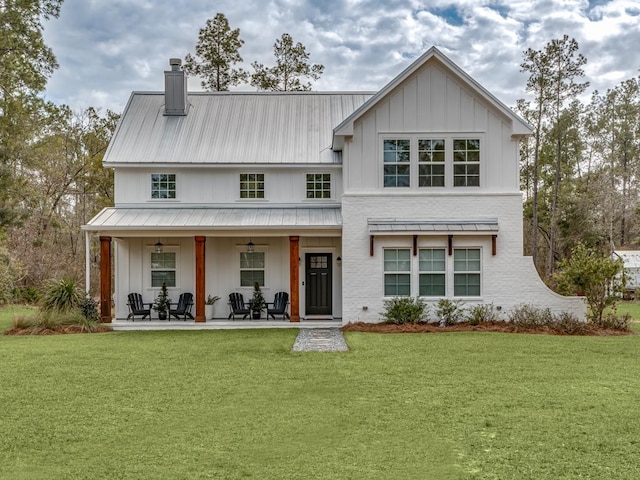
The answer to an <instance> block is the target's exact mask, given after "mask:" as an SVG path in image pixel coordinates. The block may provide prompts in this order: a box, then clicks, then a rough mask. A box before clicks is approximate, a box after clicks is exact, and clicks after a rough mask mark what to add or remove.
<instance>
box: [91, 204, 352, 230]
mask: <svg viewBox="0 0 640 480" xmlns="http://www.w3.org/2000/svg"><path fill="white" fill-rule="evenodd" d="M82 228H83V229H85V230H92V231H127V230H154V231H172V230H190V231H198V232H206V231H215V230H260V229H265V230H269V229H285V228H296V229H326V228H331V229H336V228H338V229H339V228H342V214H341V211H340V208H339V207H334V208H105V209H103V210H102V211H101V212H100V213H98V214H97V215H96V216H95V217H94V218H92V219H91V220H90V221H89V223H87V225H84V226H83V227H82Z"/></svg>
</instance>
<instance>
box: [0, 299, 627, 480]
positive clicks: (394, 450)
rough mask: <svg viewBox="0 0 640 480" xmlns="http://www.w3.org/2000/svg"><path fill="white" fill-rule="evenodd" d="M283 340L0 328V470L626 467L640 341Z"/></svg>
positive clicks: (136, 472)
mask: <svg viewBox="0 0 640 480" xmlns="http://www.w3.org/2000/svg"><path fill="white" fill-rule="evenodd" d="M2 326H6V327H8V326H10V320H7V312H6V311H1V312H0V327H2ZM295 334H296V331H294V330H248V331H202V332H197V331H191V332H126V333H107V334H91V335H54V336H39V337H36V336H34V337H9V336H0V361H1V365H2V367H1V368H0V385H1V386H2V388H1V389H0V405H1V407H0V408H1V409H2V416H1V417H0V421H1V422H2V423H1V424H2V435H0V478H2V479H4V478H10V479H12V480H18V479H29V480H34V479H57V478H65V479H87V478H90V479H99V478H104V479H164V478H166V479H172V480H173V479H201V478H202V479H204V478H215V479H310V478H313V479H394V480H395V479H414V478H415V479H435V480H439V479H449V478H450V479H499V480H506V479H514V480H515V479H517V480H521V479H554V480H556V479H574V478H575V479H577V478H580V479H603V478H606V479H634V480H635V479H637V478H640V458H639V453H640V439H639V437H638V432H639V431H640V417H639V416H638V414H637V408H638V392H639V391H640V362H638V354H639V353H640V335H634V336H623V337H566V336H562V337H561V336H547V335H519V334H496V333H451V334H422V335H421V334H405V335H381V334H367V333H347V334H346V338H347V342H348V343H349V345H350V347H351V351H350V352H348V353H294V352H291V346H292V344H293V341H294V338H295Z"/></svg>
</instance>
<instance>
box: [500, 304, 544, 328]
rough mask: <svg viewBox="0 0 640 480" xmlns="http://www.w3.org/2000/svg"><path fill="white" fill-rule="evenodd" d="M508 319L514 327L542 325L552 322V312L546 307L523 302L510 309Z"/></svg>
mask: <svg viewBox="0 0 640 480" xmlns="http://www.w3.org/2000/svg"><path fill="white" fill-rule="evenodd" d="M509 321H510V322H511V324H512V325H513V326H514V327H516V328H536V327H543V326H546V325H549V324H551V323H553V314H552V313H551V310H549V309H548V308H538V307H535V306H533V305H529V304H523V305H519V306H517V307H516V308H514V309H513V310H512V311H511V313H510V315H509Z"/></svg>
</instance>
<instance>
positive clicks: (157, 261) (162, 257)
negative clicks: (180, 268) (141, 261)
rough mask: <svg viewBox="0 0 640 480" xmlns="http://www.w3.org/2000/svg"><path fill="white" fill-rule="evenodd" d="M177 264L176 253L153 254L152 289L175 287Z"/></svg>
mask: <svg viewBox="0 0 640 480" xmlns="http://www.w3.org/2000/svg"><path fill="white" fill-rule="evenodd" d="M176 263H177V262H176V252H161V253H158V252H151V287H153V288H159V287H162V284H163V283H165V284H166V285H167V287H175V286H176Z"/></svg>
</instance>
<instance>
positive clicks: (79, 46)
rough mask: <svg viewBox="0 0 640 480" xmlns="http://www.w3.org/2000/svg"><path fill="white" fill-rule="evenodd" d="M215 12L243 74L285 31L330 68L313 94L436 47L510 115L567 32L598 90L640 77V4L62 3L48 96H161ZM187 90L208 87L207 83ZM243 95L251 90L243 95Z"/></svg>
mask: <svg viewBox="0 0 640 480" xmlns="http://www.w3.org/2000/svg"><path fill="white" fill-rule="evenodd" d="M217 12H222V13H224V14H225V15H226V16H227V18H228V19H229V23H230V24H231V27H232V28H240V36H241V38H242V39H243V40H244V41H245V44H244V46H243V47H242V49H241V50H240V54H241V55H242V57H243V58H244V61H245V62H244V63H245V65H244V66H245V68H246V69H248V70H249V71H252V69H251V67H250V63H251V62H253V61H259V62H261V63H264V64H265V65H272V64H273V43H274V42H275V40H276V38H279V37H280V35H281V34H282V33H284V32H287V33H289V34H291V36H292V37H293V39H294V41H296V42H298V41H299V42H302V43H303V44H304V45H305V46H306V47H307V51H308V52H309V53H310V54H311V61H312V62H313V63H321V64H323V65H324V66H325V73H324V75H323V76H322V78H321V79H320V80H319V81H317V82H316V83H315V84H314V90H323V91H336V90H343V91H344V90H349V91H353V90H378V89H380V88H381V87H382V86H384V85H385V84H386V83H387V82H388V81H390V80H391V79H392V78H393V77H394V76H395V75H397V74H398V73H400V72H401V71H402V70H403V69H404V68H405V67H406V66H407V65H409V64H410V63H411V62H412V61H413V60H414V59H416V58H417V57H418V56H419V55H420V54H421V53H423V52H424V51H425V50H427V49H428V48H429V47H431V46H432V45H435V46H437V47H438V48H439V49H440V50H441V51H442V52H443V53H445V54H446V55H447V56H449V58H451V60H453V61H454V62H455V63H457V64H458V65H459V66H460V67H462V68H463V69H464V70H466V71H467V72H468V73H469V74H470V75H471V76H473V77H474V78H476V79H477V80H478V81H479V82H480V83H481V84H482V85H484V86H485V87H486V88H487V89H489V90H490V91H491V92H492V93H494V94H495V95H496V96H497V97H498V98H500V99H501V100H502V101H503V102H504V103H506V104H507V105H509V106H513V105H515V101H516V99H517V98H521V97H523V96H525V92H524V86H525V83H526V78H527V77H526V75H525V74H524V73H521V72H520V67H519V65H520V63H521V62H522V56H523V55H522V53H523V51H524V50H526V49H527V48H529V47H531V48H534V49H536V50H539V49H542V48H543V47H544V46H545V45H546V44H547V43H548V42H549V41H550V40H552V39H555V38H561V37H562V35H564V34H567V35H569V36H570V37H574V38H575V39H576V40H578V42H579V44H580V52H581V53H582V54H583V55H585V56H586V58H587V60H588V63H587V65H586V67H585V71H586V80H588V81H589V82H590V84H591V89H590V90H589V91H591V90H592V89H593V88H596V89H598V90H600V91H605V90H606V89H607V88H611V87H613V86H615V85H616V84H618V83H619V82H620V81H622V80H625V79H628V78H631V77H633V76H636V75H638V73H639V72H638V69H639V68H640V28H639V27H640V1H638V0H456V1H451V0H310V1H305V0H253V1H247V0H242V1H238V0H218V1H215V2H214V1H212V0H65V1H64V4H63V6H62V11H61V14H60V17H59V18H58V19H53V20H50V21H48V22H47V23H46V24H45V41H46V43H47V44H48V45H49V46H50V47H51V48H52V49H53V51H54V53H55V55H56V57H57V59H58V62H59V64H60V68H59V69H58V70H57V71H56V72H55V73H54V75H53V77H52V78H51V79H50V81H49V84H48V87H47V93H46V98H47V99H48V100H51V101H53V102H55V103H58V104H60V103H65V104H67V105H69V106H71V107H72V108H73V109H74V110H79V109H82V108H85V107H87V106H93V107H96V108H101V109H102V111H104V110H105V109H106V108H109V109H111V110H114V111H116V112H118V113H120V112H121V111H122V109H123V108H124V106H125V104H126V102H127V100H128V98H129V94H130V93H131V91H133V90H136V91H159V90H162V89H163V73H162V72H163V71H164V70H167V69H168V59H169V58H170V57H180V58H184V56H185V55H186V54H187V53H190V52H191V53H195V44H196V42H197V38H198V31H199V30H200V28H202V27H204V25H205V22H206V20H207V19H209V18H212V17H213V16H214V15H215V14H216V13H217ZM189 89H190V90H201V87H200V83H199V80H197V79H192V80H190V82H189ZM243 89H245V90H247V89H251V87H246V86H245V87H244V88H243Z"/></svg>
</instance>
